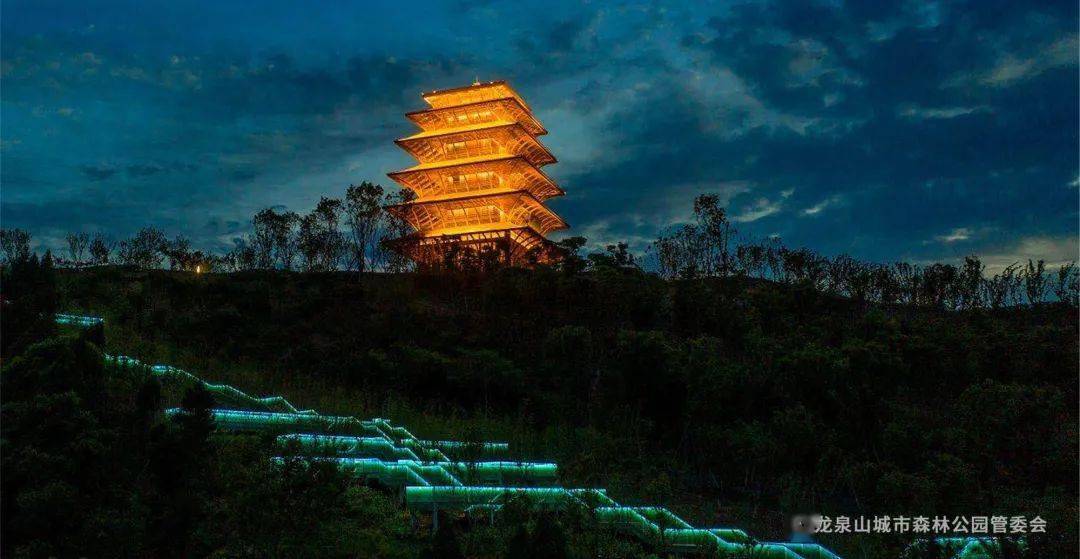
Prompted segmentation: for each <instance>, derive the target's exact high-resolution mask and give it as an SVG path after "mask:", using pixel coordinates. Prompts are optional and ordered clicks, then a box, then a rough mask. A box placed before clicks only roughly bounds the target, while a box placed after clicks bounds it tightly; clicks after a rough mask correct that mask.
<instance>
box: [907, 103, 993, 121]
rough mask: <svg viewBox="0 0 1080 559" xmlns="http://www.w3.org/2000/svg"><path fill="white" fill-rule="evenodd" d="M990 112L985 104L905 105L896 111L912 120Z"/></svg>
mask: <svg viewBox="0 0 1080 559" xmlns="http://www.w3.org/2000/svg"><path fill="white" fill-rule="evenodd" d="M988 112H992V109H991V108H990V107H987V106H985V105H979V106H971V107H934V108H929V107H918V106H915V105H907V106H905V107H903V108H901V109H899V110H898V111H897V114H898V115H900V116H901V117H903V118H908V119H912V120H931V119H948V118H956V117H958V116H964V115H970V114H977V113H988Z"/></svg>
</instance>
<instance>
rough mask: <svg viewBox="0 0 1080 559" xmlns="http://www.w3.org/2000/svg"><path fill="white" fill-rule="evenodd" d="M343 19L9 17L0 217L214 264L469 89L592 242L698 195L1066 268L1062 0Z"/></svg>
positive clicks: (375, 171)
mask: <svg viewBox="0 0 1080 559" xmlns="http://www.w3.org/2000/svg"><path fill="white" fill-rule="evenodd" d="M344 4H345V2H338V1H335V2H324V3H319V2H311V1H307V2H269V1H266V0H260V1H258V2H251V1H248V0H243V1H220V0H219V1H215V2H184V1H177V0H173V1H168V2H156V1H147V0H142V1H137V2H116V3H102V2H93V3H91V2H50V1H42V0H35V1H33V2H7V1H5V2H3V3H2V10H3V13H2V16H3V17H2V20H0V32H2V50H3V52H2V55H3V61H2V111H0V118H2V173H0V179H2V188H3V191H2V200H0V202H2V206H0V219H2V220H3V225H4V226H5V227H23V228H27V229H29V230H31V232H32V233H34V235H35V237H36V238H37V239H38V240H39V241H40V242H42V243H45V244H52V245H59V244H61V241H60V239H61V238H62V236H63V234H64V233H65V232H67V231H73V230H85V231H94V230H105V231H108V232H110V233H111V234H113V235H114V236H116V237H120V236H123V235H127V234H130V233H131V232H133V231H134V230H136V229H137V228H139V227H141V226H143V225H147V224H153V225H157V226H159V227H161V228H163V229H164V230H166V231H167V232H168V233H169V234H176V233H183V234H185V235H187V236H188V237H190V238H192V239H193V240H194V241H195V244H196V245H197V246H202V247H209V248H223V247H227V246H229V245H231V240H232V238H234V237H236V236H237V235H238V234H242V233H243V232H244V231H245V229H246V227H247V223H248V220H249V218H250V216H251V214H253V213H254V212H255V211H257V210H258V209H260V208H262V207H266V206H271V205H283V206H286V207H288V208H290V209H294V210H300V211H305V210H307V209H308V208H310V207H311V206H312V205H313V204H314V202H315V201H316V200H318V198H319V196H322V195H334V196H336V195H340V194H341V193H342V191H343V190H344V188H345V186H347V185H348V184H349V183H351V182H359V181H361V180H365V179H367V180H374V181H378V182H381V183H383V184H384V185H387V186H389V185H390V184H391V181H390V180H389V179H387V178H386V177H385V173H386V172H388V171H391V170H396V169H399V168H403V167H405V166H408V165H409V164H410V159H409V158H408V157H407V156H406V155H405V154H404V153H403V152H400V150H398V149H397V148H396V147H395V146H394V145H393V143H392V140H393V139H394V138H397V137H401V136H404V135H407V134H410V133H412V131H413V128H412V126H411V124H410V123H408V121H406V120H405V119H404V117H403V113H404V112H405V111H407V110H414V109H418V108H421V107H422V106H423V105H422V101H421V100H420V98H419V93H420V92H421V91H425V90H430V89H437V88H443V87H452V86H457V85H463V84H467V83H469V82H471V81H473V79H474V78H476V77H479V78H480V79H481V80H489V79H506V80H508V81H510V83H511V84H512V85H513V86H514V87H515V88H516V89H517V90H518V91H519V92H521V94H522V95H523V96H524V97H525V98H526V100H528V101H529V103H530V104H531V105H532V106H533V108H534V110H535V111H536V112H537V115H538V116H539V118H540V119H541V121H542V122H543V123H544V124H545V125H546V126H547V128H548V129H549V130H550V131H551V133H550V135H548V136H547V137H545V138H544V141H545V143H546V144H547V145H548V146H549V147H550V148H551V150H552V151H553V152H554V153H555V155H556V157H558V158H559V160H560V162H559V163H558V164H556V165H554V166H552V167H548V168H546V170H547V171H548V172H549V174H550V175H551V176H552V177H553V178H554V179H555V180H556V181H557V182H559V183H560V184H561V185H562V186H563V187H564V188H565V189H566V191H567V193H568V195H567V196H566V197H565V198H562V199H557V200H554V201H552V202H551V206H552V207H553V208H554V209H555V210H556V211H558V212H559V213H560V214H562V215H563V216H565V217H566V218H567V220H568V221H569V222H570V223H571V225H572V226H573V229H571V230H570V231H568V232H567V233H566V234H578V235H583V236H585V237H588V238H589V239H590V241H591V242H593V243H594V244H603V243H607V242H613V241H617V240H628V241H630V242H631V244H632V246H634V247H635V248H636V249H637V250H643V248H644V246H645V244H646V243H647V242H648V241H649V240H651V239H652V238H654V237H655V235H656V233H657V232H658V231H659V230H661V229H662V228H664V227H666V226H669V225H671V224H673V223H678V222H680V221H684V220H686V219H687V218H688V214H689V209H690V204H691V199H692V197H693V196H694V195H695V194H697V193H701V192H710V191H711V192H717V193H720V194H721V195H722V196H723V198H724V199H725V200H726V201H727V206H728V208H729V212H730V214H731V215H732V216H733V218H734V220H735V221H737V222H738V226H739V228H740V230H741V231H743V232H745V233H747V234H748V235H753V236H766V235H779V236H781V237H782V238H783V239H784V240H785V242H787V243H788V244H791V245H796V246H800V245H805V246H809V247H812V248H815V249H818V250H820V251H822V252H825V253H827V254H836V253H840V252H847V253H850V254H852V255H854V256H857V257H861V258H866V259H871V260H878V261H890V260H895V259H901V258H904V259H911V260H915V261H925V260H932V259H943V260H952V259H955V258H957V257H959V256H962V255H964V254H970V253H978V254H981V255H983V256H984V257H985V258H986V259H987V260H988V261H989V263H990V264H991V265H992V266H993V265H998V266H1000V265H1002V264H1007V263H1008V262H1011V261H1012V260H1015V259H1018V258H1027V257H1033V258H1045V259H1047V260H1049V261H1053V262H1057V261H1061V260H1065V259H1074V258H1076V253H1077V219H1078V212H1077V210H1078V190H1077V180H1078V175H1077V166H1078V162H1077V153H1078V143H1077V141H1078V140H1077V123H1078V118H1080V112H1078V94H1077V91H1078V87H1080V83H1078V78H1077V56H1078V54H1077V48H1078V47H1077V12H1076V2H1075V0H1068V1H1064V2H1028V3H1024V2H1016V1H1011V2H1005V1H995V0H978V1H973V2H921V1H920V2H897V3H895V4H890V3H887V2H876V1H875V2H870V1H867V2H856V3H841V2H824V3H816V4H815V3H813V2H808V1H799V2H790V3H783V2H776V3H774V2H719V3H706V2H686V3H669V4H665V3H653V2H642V3H635V2H629V3H617V2H567V3H561V4H559V3H555V4H553V3H551V2H548V1H540V2H530V1H525V2H523V1H512V2H498V1H489V2H470V1H465V0H461V1H457V2H448V3H438V4H427V3H424V2H400V1H397V2H387V3H376V2H369V1H364V2H355V3H353V4H352V5H351V6H345V5H344Z"/></svg>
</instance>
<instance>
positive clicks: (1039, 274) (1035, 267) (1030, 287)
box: [1024, 259, 1048, 305]
mask: <svg viewBox="0 0 1080 559" xmlns="http://www.w3.org/2000/svg"><path fill="white" fill-rule="evenodd" d="M1047 283H1048V279H1047V277H1046V262H1044V261H1042V260H1039V261H1038V262H1032V261H1031V259H1028V262H1027V267H1026V268H1025V269H1024V293H1025V294H1026V295H1027V302H1028V303H1029V304H1032V305H1037V304H1039V303H1042V302H1043V299H1044V298H1045V297H1046V286H1047Z"/></svg>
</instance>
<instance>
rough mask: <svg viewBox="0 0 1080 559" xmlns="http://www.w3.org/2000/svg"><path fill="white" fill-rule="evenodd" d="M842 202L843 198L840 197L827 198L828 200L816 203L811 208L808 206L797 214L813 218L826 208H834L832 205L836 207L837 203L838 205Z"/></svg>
mask: <svg viewBox="0 0 1080 559" xmlns="http://www.w3.org/2000/svg"><path fill="white" fill-rule="evenodd" d="M842 200H843V197H842V196H840V195H833V196H829V197H828V198H826V199H824V200H822V201H820V202H818V203H817V204H814V205H813V206H810V207H808V208H803V210H802V211H801V212H799V213H800V214H802V215H804V216H815V215H818V214H820V213H821V212H822V211H824V210H825V209H826V208H828V207H830V206H834V205H836V204H837V203H839V202H840V201H842Z"/></svg>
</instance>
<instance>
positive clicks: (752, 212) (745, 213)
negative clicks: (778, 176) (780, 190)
mask: <svg viewBox="0 0 1080 559" xmlns="http://www.w3.org/2000/svg"><path fill="white" fill-rule="evenodd" d="M780 209H781V203H780V202H774V201H770V200H769V199H768V198H758V199H757V200H755V201H754V202H753V203H752V204H751V205H750V206H748V207H746V208H744V209H743V210H742V212H740V213H738V214H737V215H735V216H733V217H732V218H731V220H732V221H734V222H736V223H750V222H753V221H757V220H759V219H762V218H765V217H769V216H770V215H773V214H775V213H777V212H779V211H780Z"/></svg>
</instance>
